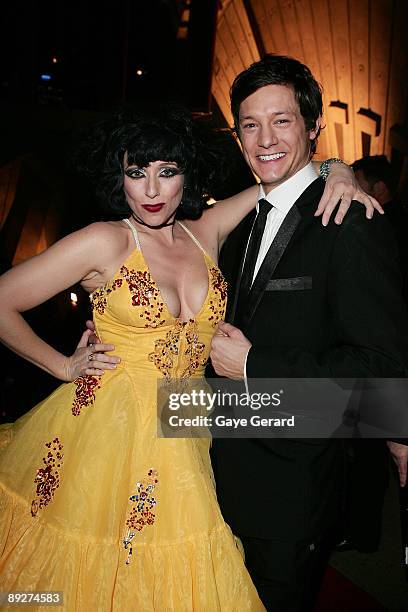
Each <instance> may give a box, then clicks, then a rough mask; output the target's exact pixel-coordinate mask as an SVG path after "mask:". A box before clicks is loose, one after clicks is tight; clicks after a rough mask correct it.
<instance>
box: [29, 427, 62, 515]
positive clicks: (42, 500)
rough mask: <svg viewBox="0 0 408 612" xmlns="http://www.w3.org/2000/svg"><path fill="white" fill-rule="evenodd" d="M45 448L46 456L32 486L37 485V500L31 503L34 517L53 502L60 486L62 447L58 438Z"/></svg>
mask: <svg viewBox="0 0 408 612" xmlns="http://www.w3.org/2000/svg"><path fill="white" fill-rule="evenodd" d="M45 446H46V447H47V448H48V449H49V450H48V453H47V456H46V457H43V463H44V466H45V467H43V468H38V470H37V476H36V477H35V479H34V484H36V485H37V489H36V494H37V498H36V499H33V501H32V502H31V516H36V515H37V512H38V511H39V510H42V508H44V507H45V506H48V504H49V503H50V502H51V501H52V500H53V498H54V493H55V491H56V490H57V489H58V487H59V485H60V476H59V468H60V467H61V465H62V463H63V461H62V458H63V456H64V455H63V454H62V452H61V451H62V449H63V446H62V444H61V442H60V441H59V438H54V440H52V442H47V443H46V444H45Z"/></svg>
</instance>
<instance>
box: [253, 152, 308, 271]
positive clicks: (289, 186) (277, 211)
mask: <svg viewBox="0 0 408 612" xmlns="http://www.w3.org/2000/svg"><path fill="white" fill-rule="evenodd" d="M317 177H318V174H317V173H316V170H315V169H314V166H313V164H312V163H311V162H310V163H309V164H307V166H305V167H304V168H302V169H301V170H299V171H298V172H296V174H294V175H293V176H291V177H290V178H289V179H288V180H287V181H285V182H284V183H282V185H279V186H278V187H275V189H272V190H271V191H270V192H269V193H268V195H265V192H264V189H263V187H262V185H260V186H259V194H258V201H259V200H260V199H261V198H264V199H265V200H268V202H269V203H270V204H272V206H273V208H272V210H270V211H269V214H268V216H267V218H266V225H265V229H264V233H263V236H262V241H261V245H260V247H259V253H258V258H257V260H256V264H255V269H254V276H253V279H252V282H253V281H254V279H255V277H256V275H257V274H258V271H259V268H260V267H261V265H262V262H263V260H264V259H265V256H266V254H267V252H268V251H269V248H270V246H271V244H272V242H273V240H274V238H275V236H276V234H277V233H278V230H279V228H280V226H281V225H282V223H283V221H284V219H285V217H286V215H287V214H288V212H289V211H290V209H291V208H292V206H293V205H294V203H295V202H296V200H297V199H298V198H299V197H300V196H301V194H302V193H303V192H304V191H305V189H307V187H309V185H310V184H311V183H313V181H315V180H316V179H317ZM256 210H257V212H259V205H258V204H257V205H256ZM248 242H249V241H248ZM247 248H248V246H247Z"/></svg>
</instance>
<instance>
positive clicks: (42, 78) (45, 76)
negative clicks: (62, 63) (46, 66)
mask: <svg viewBox="0 0 408 612" xmlns="http://www.w3.org/2000/svg"><path fill="white" fill-rule="evenodd" d="M51 79H52V76H51V75H50V74H42V75H41V80H42V81H51Z"/></svg>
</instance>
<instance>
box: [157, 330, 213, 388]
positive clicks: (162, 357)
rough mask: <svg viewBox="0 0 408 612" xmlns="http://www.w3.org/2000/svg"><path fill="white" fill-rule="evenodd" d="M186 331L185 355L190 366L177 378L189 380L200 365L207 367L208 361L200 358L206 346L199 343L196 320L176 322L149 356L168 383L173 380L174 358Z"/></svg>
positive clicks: (158, 341)
mask: <svg viewBox="0 0 408 612" xmlns="http://www.w3.org/2000/svg"><path fill="white" fill-rule="evenodd" d="M183 330H185V337H186V342H187V348H186V350H185V355H186V356H187V357H188V361H189V363H188V366H187V367H186V369H185V370H184V371H183V372H182V373H181V375H179V376H178V377H177V378H188V377H189V376H191V375H192V374H193V372H195V370H196V369H197V368H198V367H199V366H200V365H205V363H206V359H205V358H204V357H200V355H201V354H202V353H203V352H204V349H205V344H204V343H203V342H199V341H198V330H197V323H196V321H195V320H194V319H190V320H189V321H180V320H179V319H177V320H176V322H175V324H174V327H173V328H172V329H170V330H169V331H168V332H167V334H166V337H165V338H160V339H159V340H156V342H155V343H154V351H153V352H152V353H150V354H149V361H152V362H153V363H154V365H155V366H156V368H157V369H158V370H160V372H161V373H162V374H163V376H164V378H165V379H166V380H167V381H170V380H171V370H172V369H173V366H174V357H176V356H178V355H179V344H180V336H181V333H182V331H183Z"/></svg>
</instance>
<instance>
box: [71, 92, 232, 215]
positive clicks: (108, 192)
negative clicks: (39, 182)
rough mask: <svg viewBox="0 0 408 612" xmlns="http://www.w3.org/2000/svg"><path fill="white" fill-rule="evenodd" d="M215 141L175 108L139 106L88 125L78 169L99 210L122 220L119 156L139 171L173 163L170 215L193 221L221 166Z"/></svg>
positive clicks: (124, 209) (124, 208) (123, 206)
mask: <svg viewBox="0 0 408 612" xmlns="http://www.w3.org/2000/svg"><path fill="white" fill-rule="evenodd" d="M216 142H217V140H216V138H215V135H211V133H210V131H209V130H208V129H207V128H204V126H199V125H198V124H197V123H196V122H195V121H194V120H193V118H192V115H191V113H190V112H189V111H188V110H186V109H184V108H183V107H181V106H178V105H175V104H168V105H166V106H164V105H163V106H157V105H156V106H152V105H151V106H150V107H146V106H141V107H138V108H136V109H127V110H124V111H121V112H118V113H116V114H115V115H114V116H113V117H112V118H111V119H108V120H106V121H103V122H101V123H99V124H98V125H97V126H94V127H93V129H92V130H91V133H90V134H89V135H88V137H87V138H86V142H83V146H82V147H81V149H82V151H81V156H80V157H81V158H82V160H83V161H82V162H81V163H80V165H81V166H82V168H81V169H82V171H84V172H85V174H87V175H88V177H90V178H91V181H92V182H93V183H94V186H95V190H96V194H97V196H98V199H99V200H100V202H101V204H102V206H103V208H104V209H105V211H106V212H109V213H110V214H113V215H118V216H119V215H123V216H128V215H129V214H130V212H131V210H130V208H129V206H128V204H127V202H126V198H125V195H124V190H123V180H124V158H125V154H127V161H128V165H136V166H139V167H147V166H148V165H149V164H150V163H151V162H154V161H168V162H175V163H176V164H177V165H178V166H179V168H180V169H181V170H182V172H183V174H184V177H185V180H184V191H183V198H182V201H181V203H180V205H179V208H178V210H177V214H176V216H177V218H179V219H197V218H199V217H200V216H201V214H202V211H203V210H204V209H205V207H206V199H207V198H208V192H209V190H210V189H211V185H212V184H214V180H216V177H215V174H216V170H219V169H220V166H222V165H223V164H222V163H221V162H222V156H221V152H220V151H219V146H218V145H217V144H216ZM84 160H85V161H84Z"/></svg>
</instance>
